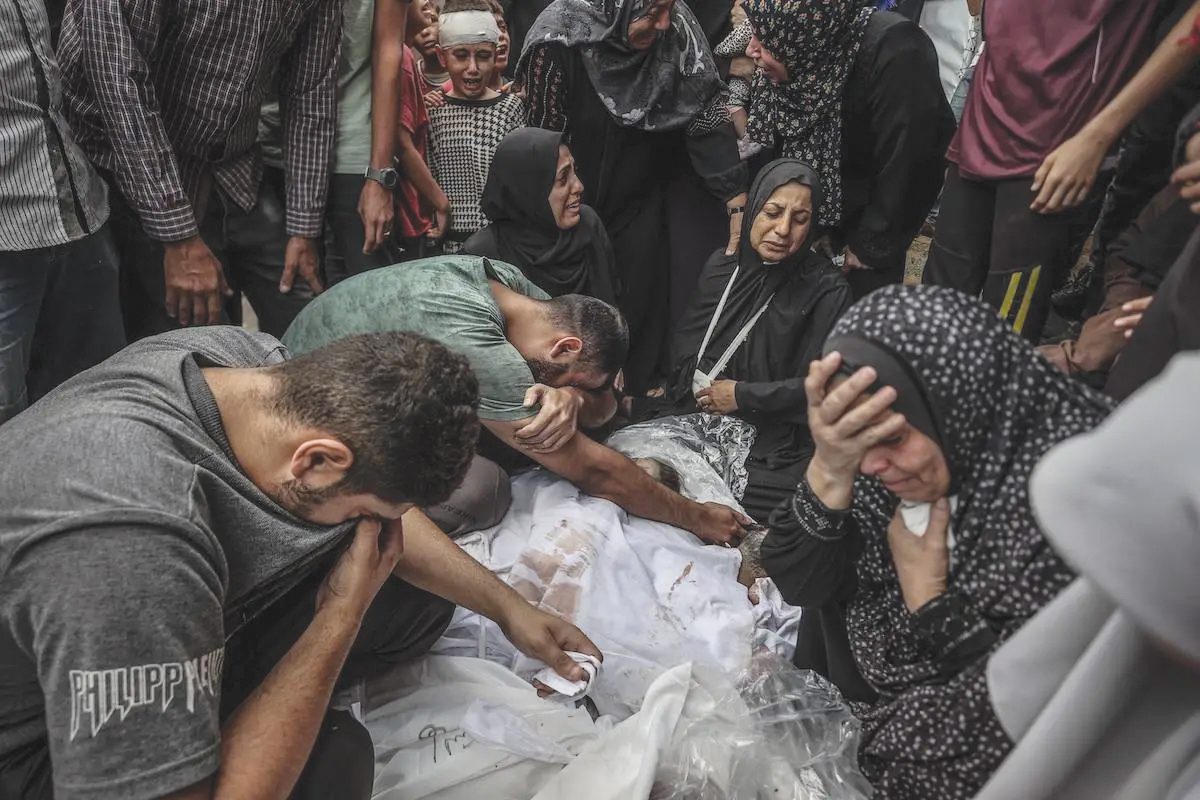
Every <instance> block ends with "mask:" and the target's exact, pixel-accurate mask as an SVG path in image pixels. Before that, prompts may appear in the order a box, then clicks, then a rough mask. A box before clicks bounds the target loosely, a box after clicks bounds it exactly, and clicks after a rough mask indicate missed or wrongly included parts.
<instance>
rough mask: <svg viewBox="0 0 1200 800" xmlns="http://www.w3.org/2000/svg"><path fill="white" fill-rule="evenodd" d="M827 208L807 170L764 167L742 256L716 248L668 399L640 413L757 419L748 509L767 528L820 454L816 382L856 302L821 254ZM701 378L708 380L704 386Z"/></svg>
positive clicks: (687, 323) (681, 337)
mask: <svg viewBox="0 0 1200 800" xmlns="http://www.w3.org/2000/svg"><path fill="white" fill-rule="evenodd" d="M798 190H799V191H798ZM820 205H821V182H820V180H819V179H818V178H817V175H816V173H815V172H814V171H813V169H812V168H811V167H809V166H808V165H807V164H804V163H802V162H800V161H796V160H794V159H780V160H778V161H773V162H771V163H770V164H768V165H767V166H766V167H764V168H763V170H762V171H761V172H760V173H759V175H758V177H757V178H756V179H755V181H754V184H753V186H752V187H751V189H750V202H749V205H748V208H747V209H746V211H747V213H746V218H745V220H744V221H743V223H742V236H741V241H740V244H739V247H738V252H737V253H735V254H734V255H731V256H727V255H725V250H724V249H723V248H722V249H720V250H717V251H716V252H715V253H713V255H712V257H711V258H709V260H708V263H706V264H705V265H704V270H703V272H701V274H700V280H699V283H698V285H697V287H696V291H695V294H693V296H692V298H691V301H690V302H689V304H688V308H687V310H686V311H685V312H684V315H683V317H682V319H681V320H680V323H679V327H678V330H677V332H676V333H675V335H674V337H673V341H672V345H671V359H672V361H671V363H672V373H671V376H670V378H669V379H668V381H667V383H666V387H665V389H666V394H665V396H664V397H663V398H661V399H650V400H647V401H639V402H638V403H637V404H635V405H636V406H638V407H640V408H638V409H637V410H638V411H640V412H641V413H640V414H639V416H650V415H653V416H665V415H667V414H689V413H694V412H696V411H697V410H699V411H707V412H710V413H732V414H736V415H737V416H739V417H741V418H743V419H745V420H746V421H748V422H750V423H752V424H753V425H754V426H755V427H756V428H757V431H758V433H757V436H756V437H755V440H754V446H753V448H752V449H751V451H750V457H749V459H748V460H747V463H746V467H747V470H748V472H749V484H748V485H747V487H746V493H745V495H744V496H743V498H742V505H743V506H744V507H745V509H746V511H747V513H749V514H750V515H751V516H753V517H754V518H755V519H757V520H759V521H761V522H766V520H767V517H768V515H769V514H770V513H771V510H772V509H773V508H774V507H775V506H777V505H779V503H780V502H782V501H783V500H785V499H787V498H788V497H790V496H791V495H792V493H793V492H794V491H795V488H796V484H797V483H798V482H799V480H800V478H801V476H802V475H803V474H804V467H805V465H806V464H807V463H808V458H809V456H811V455H812V437H811V435H810V434H809V432H808V424H807V421H806V418H805V409H806V404H805V401H804V375H805V374H806V373H807V371H808V365H809V363H810V362H811V361H812V360H813V359H814V358H817V357H819V355H820V351H821V344H822V343H823V342H824V341H825V337H826V335H827V334H828V333H829V330H830V329H831V328H832V327H833V324H834V322H836V321H837V319H838V317H839V316H841V314H842V312H843V311H845V310H846V309H847V308H848V307H849V305H850V303H851V297H850V288H849V286H848V285H847V283H846V280H845V279H844V278H843V277H842V276H841V275H840V274H839V272H838V271H837V269H836V268H835V267H834V266H833V264H832V263H830V261H829V259H827V258H825V257H823V256H819V255H817V254H816V253H814V252H813V251H812V250H811V249H810V245H811V243H812V238H813V237H812V230H813V228H814V227H815V226H814V224H813V217H814V215H815V212H816V209H817V208H819V207H820ZM748 323H753V324H752V326H751V328H750V330H749V332H748V335H747V336H746V337H745V339H744V341H742V342H741V344H740V345H738V344H736V343H737V342H738V341H739V339H740V334H742V333H743V332H744V331H745V329H746V326H747V324H748ZM706 334H707V335H706ZM706 340H707V341H706ZM731 345H735V347H734V349H733V351H732V353H730V354H729V356H728V359H727V363H725V364H724V365H721V364H720V362H721V360H722V357H723V356H724V355H725V354H726V351H728V350H729V349H730V347H731ZM718 367H719V368H718ZM697 373H700V374H701V375H703V376H704V377H702V378H700V379H699V381H698V382H697ZM706 381H707V382H710V383H711V385H709V386H707V387H705V386H703V385H702V384H704V383H705V382H706ZM645 408H648V409H650V410H651V411H650V413H649V414H648V413H647V412H646V411H643V410H642V409H645Z"/></svg>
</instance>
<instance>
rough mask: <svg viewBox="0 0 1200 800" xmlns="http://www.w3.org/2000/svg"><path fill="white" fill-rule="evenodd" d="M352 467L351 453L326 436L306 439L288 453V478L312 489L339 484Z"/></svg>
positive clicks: (341, 443)
mask: <svg viewBox="0 0 1200 800" xmlns="http://www.w3.org/2000/svg"><path fill="white" fill-rule="evenodd" d="M353 464H354V453H353V452H352V451H351V450H350V448H349V447H347V446H346V445H345V443H343V442H342V441H340V440H338V439H334V438H330V437H322V438H315V439H306V440H305V441H303V442H301V443H300V445H299V446H297V447H296V449H295V450H294V451H292V460H291V464H290V465H289V467H290V471H291V473H292V477H293V478H295V479H296V480H298V481H301V482H303V483H304V484H305V485H307V486H309V487H310V488H313V489H323V488H325V487H327V486H333V485H336V484H338V483H340V482H341V481H342V479H343V478H345V477H346V474H347V473H348V472H349V470H350V467H351V466H352V465H353Z"/></svg>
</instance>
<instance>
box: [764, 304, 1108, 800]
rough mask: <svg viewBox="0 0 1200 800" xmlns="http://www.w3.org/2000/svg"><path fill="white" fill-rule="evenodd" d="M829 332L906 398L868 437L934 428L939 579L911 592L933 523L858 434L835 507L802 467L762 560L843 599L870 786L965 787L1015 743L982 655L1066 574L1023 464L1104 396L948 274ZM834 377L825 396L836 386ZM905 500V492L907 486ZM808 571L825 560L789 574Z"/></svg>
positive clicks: (1096, 408) (929, 790) (912, 789)
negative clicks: (995, 707)
mask: <svg viewBox="0 0 1200 800" xmlns="http://www.w3.org/2000/svg"><path fill="white" fill-rule="evenodd" d="M833 349H837V350H839V352H840V353H843V356H842V357H841V358H842V361H843V363H847V364H848V366H852V367H854V368H861V367H872V368H873V369H874V370H875V374H876V375H877V378H876V382H875V385H874V386H873V388H872V389H870V390H868V392H869V393H870V392H879V391H883V392H885V393H886V394H887V395H888V396H891V395H890V392H891V389H889V390H884V388H883V387H884V386H888V387H891V388H892V389H894V390H895V392H896V397H895V399H894V401H893V402H892V403H891V412H901V413H903V414H904V420H901V423H902V424H903V425H905V426H907V430H908V431H909V433H901V434H895V433H894V431H891V432H889V437H890V438H888V439H886V440H884V441H881V442H880V445H879V447H877V448H875V452H877V451H879V448H885V449H886V448H887V447H889V446H891V447H899V446H900V445H898V444H889V443H890V442H898V441H902V440H903V439H904V437H905V436H927V437H928V439H929V440H932V442H933V443H934V444H933V445H931V446H932V447H933V448H934V450H935V451H936V450H937V449H940V454H941V458H940V459H939V463H940V464H943V465H944V466H942V467H941V469H942V470H943V474H944V473H945V472H948V476H945V477H943V479H942V480H943V485H944V486H945V487H948V488H946V489H945V491H946V494H947V495H950V496H952V502H950V503H946V504H944V505H943V504H941V503H938V504H935V510H934V512H933V514H932V516H933V518H934V519H936V518H937V517H938V515H939V514H940V515H942V519H943V520H944V519H945V518H946V517H947V516H948V522H949V524H948V528H949V533H948V535H947V534H946V533H942V534H941V536H942V537H943V539H942V540H943V541H948V542H949V543H950V544H949V555H948V557H946V555H945V550H944V547H945V546H944V545H943V550H942V551H941V556H940V557H941V565H942V566H941V567H940V569H941V570H942V572H941V573H940V576H939V583H938V588H937V589H936V590H935V591H932V592H930V593H929V595H928V597H923V598H922V599H921V600H920V601H919V603H914V602H913V598H912V597H911V596H910V595H908V594H906V592H908V588H909V586H911V583H910V584H908V585H905V586H904V587H903V589H902V584H904V581H905V580H906V578H909V577H910V576H911V574H912V573H911V571H910V572H906V569H908V570H911V567H910V566H908V564H910V563H911V562H907V563H906V561H905V558H906V556H911V555H912V553H913V552H915V550H920V549H921V548H925V547H928V545H929V543H930V541H931V540H930V538H929V537H930V535H931V534H930V533H928V532H923V531H922V532H921V533H920V534H918V533H917V532H915V531H916V529H915V528H913V526H912V525H911V524H909V517H908V516H907V515H906V514H905V515H900V514H898V513H897V509H898V506H899V505H900V497H899V496H898V494H897V493H899V494H900V495H904V494H906V492H905V489H904V488H897V487H905V486H909V487H911V485H912V484H911V483H908V484H906V483H905V482H904V481H905V480H908V479H905V478H903V477H899V476H901V475H902V474H903V472H902V470H893V469H892V468H891V467H879V466H874V465H872V464H871V463H870V462H871V460H872V459H873V458H874V459H875V461H876V462H877V463H879V464H887V463H889V462H888V460H887V457H886V456H884V457H881V456H878V455H875V456H872V455H871V453H872V452H873V451H867V454H866V455H863V456H862V457H861V461H860V462H857V463H858V467H857V471H858V473H859V474H858V476H857V478H852V479H851V480H852V481H853V484H852V489H851V490H850V492H851V493H850V499H849V508H848V509H846V510H841V511H838V510H831V508H830V507H827V506H826V505H825V504H824V503H823V502H822V501H821V500H819V499H817V498H818V494H819V491H818V490H814V488H813V487H812V486H811V485H810V481H811V480H812V479H813V472H812V471H811V470H810V472H809V474H808V476H807V477H806V479H805V481H804V482H802V483H801V485H800V487H799V488H798V490H797V494H796V497H795V499H794V500H793V502H792V507H791V509H787V510H790V512H791V517H790V522H789V519H788V515H786V514H784V513H782V512H783V511H784V510H785V509H781V510H780V511H777V512H776V515H775V516H774V517H773V518H772V531H771V535H769V536H768V539H767V542H768V543H770V542H771V539H772V537H776V540H775V542H774V543H773V544H771V545H770V546H768V543H764V549H763V562H764V565H766V566H767V569H768V571H770V573H771V575H772V577H775V578H776V580H777V582H780V584H781V589H783V588H784V585H785V584H787V583H788V573H789V572H790V573H791V574H792V576H793V583H792V586H791V587H790V593H791V594H792V595H795V596H801V597H805V598H807V599H805V600H804V603H805V604H806V605H810V604H811V605H818V606H819V607H820V611H821V614H820V619H821V620H822V623H823V624H825V625H828V624H829V623H828V620H829V619H831V617H829V616H828V615H827V608H828V605H827V602H834V601H835V599H836V600H840V601H841V602H840V603H839V605H838V609H839V613H838V614H837V615H836V618H840V619H844V628H845V630H844V634H845V635H846V636H847V637H848V641H849V647H850V651H851V653H852V654H853V662H854V663H855V664H856V665H857V667H858V670H859V671H860V672H861V677H862V678H865V679H866V683H867V684H868V685H869V686H870V688H871V689H873V690H874V692H875V693H877V697H876V698H875V699H874V700H873V701H866V698H863V699H864V702H858V703H854V707H855V712H856V714H857V715H858V716H859V717H860V719H862V721H863V732H864V738H863V746H862V749H861V751H860V760H861V764H862V768H863V771H864V773H865V774H866V775H867V777H868V778H870V779H871V780H872V782H873V783H874V784H875V786H876V789H877V790H878V795H877V797H882V798H906V799H907V798H912V800H929V799H930V798H937V799H938V800H955V799H956V798H964V800H965V798H970V797H972V796H974V794H975V793H976V792H977V791H978V790H979V789H980V788H981V787H982V786H983V783H984V782H985V781H986V780H987V777H988V776H989V775H990V774H991V773H992V772H993V771H994V770H995V769H996V767H997V766H998V765H999V763H1000V761H1001V760H1002V759H1003V757H1004V755H1005V754H1006V753H1007V751H1008V749H1009V747H1010V744H1009V742H1008V739H1007V737H1006V736H1005V734H1004V732H1003V730H1002V729H1001V727H1000V724H999V722H998V721H997V719H996V717H995V714H994V713H993V711H992V709H991V706H990V704H989V702H988V694H987V685H986V679H985V675H984V668H985V666H986V663H987V658H988V656H989V655H990V653H991V652H992V651H993V650H994V649H995V647H996V646H997V645H998V644H999V642H1001V641H1003V640H1004V639H1006V638H1007V637H1008V636H1010V635H1011V634H1012V633H1014V632H1015V631H1016V630H1017V629H1018V628H1020V627H1021V625H1023V624H1024V623H1025V622H1026V621H1027V620H1028V619H1029V618H1030V617H1032V616H1033V615H1034V614H1035V613H1036V612H1037V611H1038V610H1039V609H1040V608H1042V606H1044V605H1045V604H1046V603H1048V602H1049V601H1050V600H1051V599H1052V598H1054V597H1055V596H1056V595H1057V594H1058V593H1059V592H1060V591H1061V590H1062V589H1063V588H1065V587H1066V586H1067V584H1069V583H1070V582H1071V580H1072V577H1073V576H1072V574H1071V572H1070V570H1069V569H1068V568H1067V566H1066V565H1065V564H1064V563H1063V561H1062V560H1061V559H1060V558H1059V557H1058V555H1057V554H1056V553H1055V552H1054V551H1053V550H1052V549H1051V548H1050V545H1049V544H1048V543H1047V541H1046V539H1045V538H1044V537H1043V535H1042V533H1041V531H1040V530H1039V528H1038V524H1037V521H1036V520H1035V518H1034V515H1033V511H1032V509H1031V507H1030V503H1029V494H1028V484H1029V476H1030V474H1031V473H1032V471H1033V469H1034V467H1035V466H1036V464H1037V462H1038V460H1039V459H1040V458H1041V457H1042V455H1043V454H1044V453H1046V451H1047V450H1049V449H1050V448H1051V447H1052V446H1053V445H1055V444H1056V443H1057V442H1060V441H1062V440H1064V439H1067V438H1069V437H1071V436H1074V435H1077V434H1080V433H1083V432H1085V431H1088V430H1091V429H1092V428H1093V427H1095V426H1096V425H1097V424H1098V423H1099V422H1100V420H1101V419H1103V418H1104V416H1105V415H1106V414H1107V413H1108V411H1109V410H1110V408H1111V402H1110V401H1109V400H1108V399H1107V398H1105V397H1103V396H1102V395H1100V394H1098V393H1096V392H1093V391H1091V390H1090V389H1088V388H1087V387H1085V386H1083V385H1082V384H1079V383H1076V382H1074V381H1072V380H1071V379H1069V378H1067V377H1066V376H1064V375H1062V374H1061V373H1060V372H1058V371H1057V370H1055V369H1054V368H1053V367H1051V366H1050V364H1049V363H1048V362H1046V361H1045V360H1043V359H1042V358H1041V356H1039V355H1038V354H1037V353H1036V352H1035V351H1034V350H1033V349H1032V348H1031V347H1030V346H1029V344H1028V343H1026V342H1025V341H1024V340H1022V339H1021V338H1020V337H1018V336H1016V335H1015V334H1014V333H1012V331H1011V330H1010V329H1009V328H1008V327H1007V326H1006V325H1005V324H1004V323H1003V322H1002V321H1001V320H1000V319H999V318H998V317H997V316H996V313H995V311H994V310H992V309H990V308H988V307H986V306H984V305H983V304H981V303H979V302H978V301H977V300H974V299H972V298H970V297H967V296H966V295H963V294H960V293H958V292H956V291H953V290H949V289H942V288H938V287H931V286H921V287H905V286H891V287H887V288H884V289H881V290H879V291H877V292H874V293H873V294H871V295H869V296H867V297H866V298H864V299H863V300H862V301H860V302H859V303H857V304H855V305H854V306H853V307H852V308H851V309H850V310H849V311H848V312H847V313H846V315H845V316H844V317H843V318H842V319H841V320H840V321H839V322H838V324H837V325H836V326H835V327H834V330H833V332H832V333H831V334H830V338H829V341H828V343H827V345H826V351H827V352H829V351H830V350H833ZM830 358H834V359H836V358H837V357H833V356H830ZM816 363H817V364H818V365H819V364H821V363H822V362H816ZM815 368H816V367H814V369H815ZM850 371H852V370H850V369H846V370H843V374H845V373H846V372H850ZM812 374H813V373H810V375H812ZM849 380H855V378H850V379H849ZM864 385H865V384H864ZM828 386H829V389H828V391H827V392H826V394H825V397H831V396H832V395H833V393H834V391H836V390H835V389H834V388H833V387H834V386H835V383H834V382H830V383H829V384H828ZM809 396H810V400H809V402H810V418H811V412H812V411H813V407H812V406H811V404H813V403H814V400H813V394H812V391H810V393H809ZM881 398H882V399H886V397H883V396H881ZM867 402H869V401H867ZM853 407H854V406H851V408H853ZM872 413H873V412H872ZM887 413H888V412H885V414H884V415H883V416H886V415H887ZM914 430H915V431H919V433H912V431H914ZM816 433H817V431H815V430H814V434H816ZM820 447H821V444H820V442H818V451H819V450H820ZM896 463H899V462H896ZM885 483H887V485H885ZM889 486H890V487H891V489H892V490H889V488H888V487H889ZM893 490H894V491H893ZM825 496H826V497H828V496H829V495H828V493H826V495H825ZM923 499H924V500H926V501H928V502H932V501H933V500H934V499H936V498H934V497H927V498H923ZM905 505H906V506H910V507H911V506H912V505H913V504H912V501H911V499H909V498H908V497H906V502H905ZM924 505H925V508H926V509H927V510H928V508H929V506H928V504H927V503H926V504H924ZM841 507H842V508H844V506H841ZM934 525H935V523H933V522H930V523H929V526H930V527H929V531H934V529H935V527H934ZM941 525H942V528H941V530H942V531H945V530H946V527H945V526H946V523H945V522H944V521H943V522H942V523H941ZM935 538H936V537H935ZM772 548H773V549H772ZM914 548H915V550H914ZM787 553H791V554H792V555H786V554H787ZM789 559H790V561H789ZM802 571H807V572H808V573H809V574H810V575H819V577H805V578H803V579H802V580H803V581H807V586H806V585H802V584H798V583H796V582H795V580H794V576H795V575H796V574H797V573H799V572H802ZM838 572H841V573H842V576H841V577H839V578H835V579H831V578H830V573H838ZM822 573H823V574H822ZM818 581H823V582H826V583H828V584H829V586H830V587H831V588H830V589H829V591H827V592H826V595H827V598H816V599H814V593H813V592H812V591H811V590H810V588H811V586H813V585H816V582H818ZM784 596H785V598H788V597H789V590H785V591H784ZM930 598H931V599H930ZM789 599H790V598H789ZM813 611H814V614H813V616H814V617H816V616H817V614H816V611H817V609H813ZM802 638H803V634H802ZM831 677H832V678H833V679H834V680H835V682H839V683H841V682H842V681H840V680H839V678H838V676H831ZM851 695H852V696H853V693H852V692H851Z"/></svg>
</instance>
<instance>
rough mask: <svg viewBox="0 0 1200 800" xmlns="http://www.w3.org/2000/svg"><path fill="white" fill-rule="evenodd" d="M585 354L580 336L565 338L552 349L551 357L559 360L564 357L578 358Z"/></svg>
mask: <svg viewBox="0 0 1200 800" xmlns="http://www.w3.org/2000/svg"><path fill="white" fill-rule="evenodd" d="M581 352H583V340H582V339H580V338H579V337H578V336H563V337H562V338H560V339H559V340H558V341H557V342H555V343H554V345H553V346H552V347H551V348H550V357H551V358H558V357H559V356H563V355H574V356H578V355H579V354H580V353H581Z"/></svg>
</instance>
